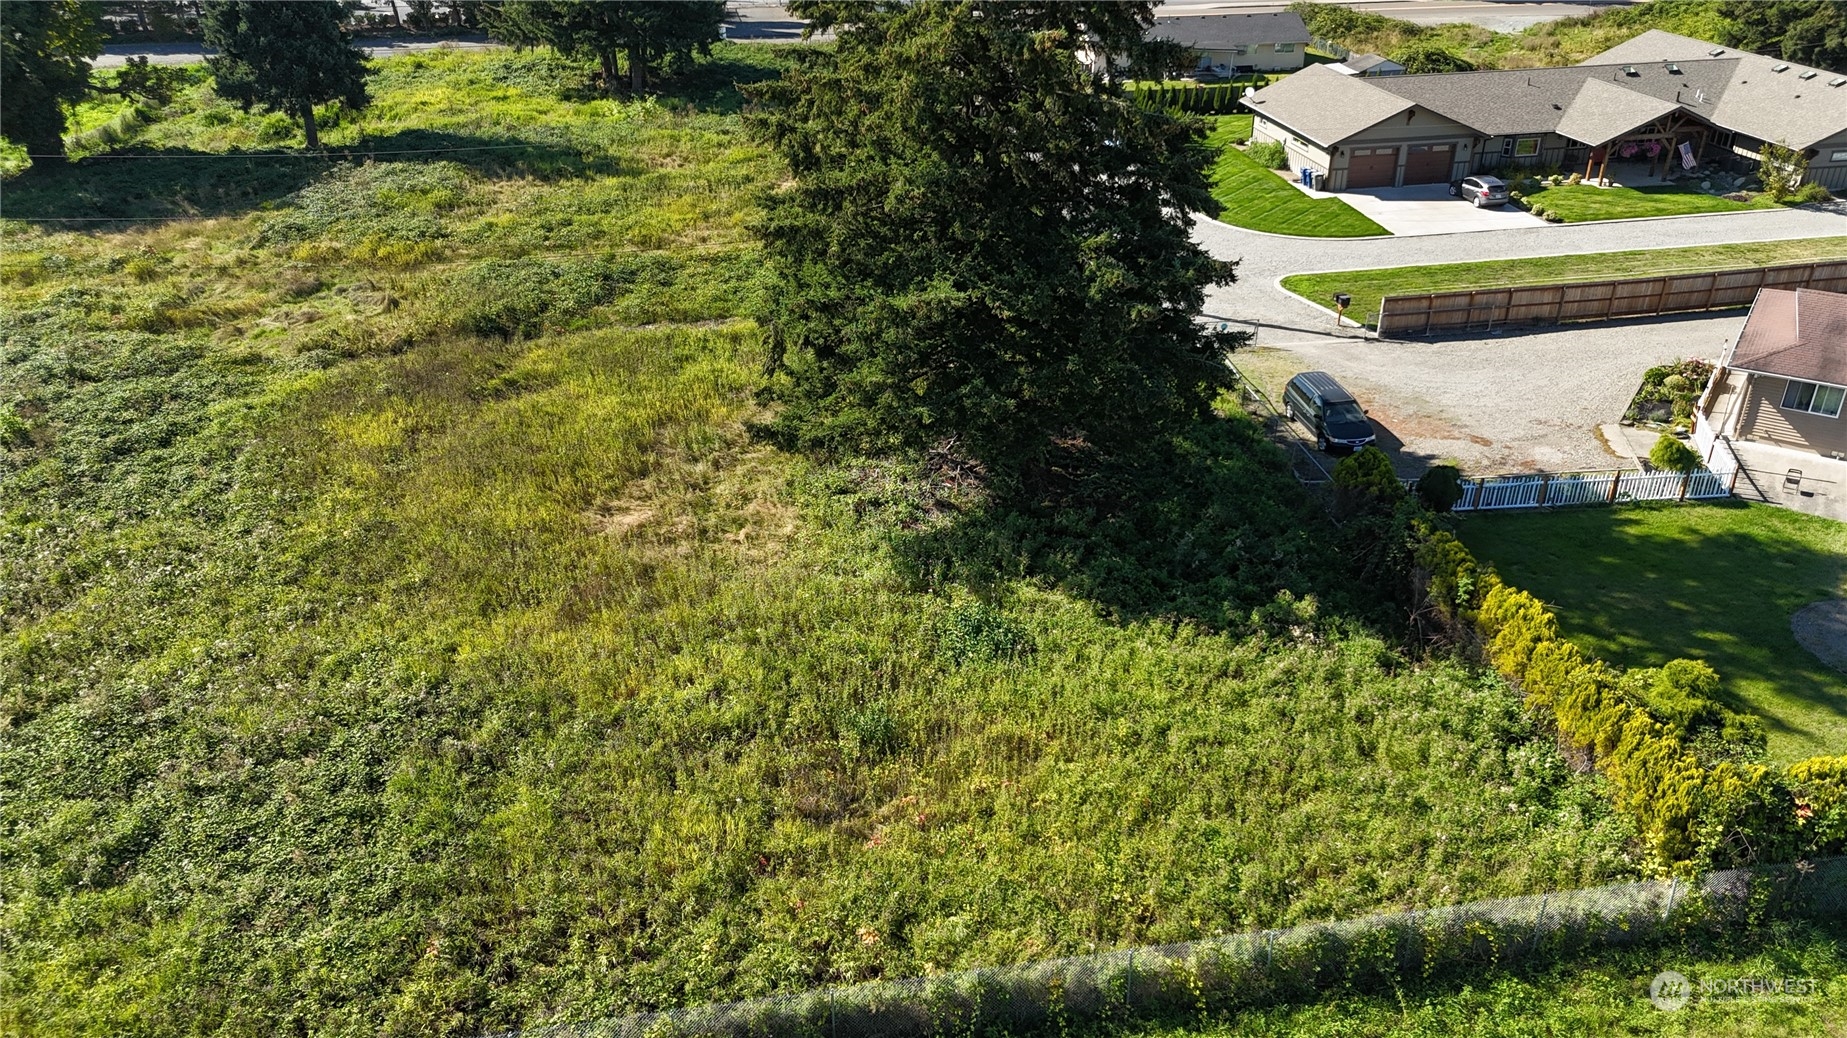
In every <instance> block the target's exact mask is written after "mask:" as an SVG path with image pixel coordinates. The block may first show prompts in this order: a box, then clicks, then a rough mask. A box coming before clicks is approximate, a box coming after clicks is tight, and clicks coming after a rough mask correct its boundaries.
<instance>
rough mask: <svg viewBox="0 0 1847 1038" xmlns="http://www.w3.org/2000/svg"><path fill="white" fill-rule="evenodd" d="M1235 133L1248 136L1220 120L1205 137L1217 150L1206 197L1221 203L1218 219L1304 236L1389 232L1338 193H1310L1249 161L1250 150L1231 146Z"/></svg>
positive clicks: (1244, 127)
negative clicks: (1316, 195)
mask: <svg viewBox="0 0 1847 1038" xmlns="http://www.w3.org/2000/svg"><path fill="white" fill-rule="evenodd" d="M1240 135H1242V136H1243V138H1244V139H1245V140H1248V139H1249V138H1250V129H1249V127H1248V126H1247V125H1243V124H1240V123H1238V122H1235V121H1221V122H1219V123H1216V124H1214V125H1213V127H1212V129H1211V132H1210V133H1209V134H1208V135H1207V137H1206V143H1207V144H1208V145H1209V146H1210V147H1211V148H1212V149H1213V151H1214V154H1215V155H1216V156H1217V158H1216V159H1215V160H1214V161H1213V165H1212V170H1211V180H1212V197H1213V198H1215V199H1217V200H1218V203H1219V205H1221V206H1223V207H1224V209H1223V211H1221V212H1220V213H1219V214H1218V218H1219V219H1220V220H1223V221H1224V222H1226V223H1228V224H1231V225H1233V226H1236V227H1245V228H1248V229H1250V230H1253V231H1268V232H1270V233H1271V234H1296V235H1301V236H1303V237H1306V238H1360V237H1366V236H1368V235H1389V234H1391V232H1390V231H1388V230H1386V229H1385V228H1383V227H1381V226H1379V225H1378V224H1377V223H1374V222H1373V221H1372V220H1371V219H1370V218H1368V217H1367V216H1365V215H1364V214H1362V213H1361V212H1360V211H1359V210H1358V209H1355V208H1353V207H1352V206H1350V205H1348V204H1347V203H1345V202H1343V201H1341V200H1340V199H1338V198H1310V197H1309V196H1308V195H1305V194H1303V193H1302V192H1300V191H1297V190H1296V189H1295V188H1293V187H1291V186H1290V185H1289V184H1287V183H1285V182H1284V181H1283V178H1282V177H1280V176H1278V175H1277V173H1276V171H1274V170H1269V169H1265V168H1264V167H1262V166H1260V165H1258V164H1257V163H1255V162H1253V161H1251V158H1250V156H1248V155H1246V154H1245V153H1244V152H1242V151H1240V150H1239V149H1238V148H1236V147H1234V146H1233V145H1234V144H1235V142H1236V141H1237V139H1238V138H1239V136H1240Z"/></svg>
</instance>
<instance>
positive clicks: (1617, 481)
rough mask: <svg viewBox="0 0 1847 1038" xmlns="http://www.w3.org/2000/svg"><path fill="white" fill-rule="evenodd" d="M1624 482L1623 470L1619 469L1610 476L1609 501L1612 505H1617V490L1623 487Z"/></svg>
mask: <svg viewBox="0 0 1847 1038" xmlns="http://www.w3.org/2000/svg"><path fill="white" fill-rule="evenodd" d="M1622 481H1623V470H1622V469H1617V470H1616V471H1615V472H1613V473H1611V474H1610V500H1609V503H1610V504H1615V503H1616V488H1617V487H1618V486H1621V485H1622Z"/></svg>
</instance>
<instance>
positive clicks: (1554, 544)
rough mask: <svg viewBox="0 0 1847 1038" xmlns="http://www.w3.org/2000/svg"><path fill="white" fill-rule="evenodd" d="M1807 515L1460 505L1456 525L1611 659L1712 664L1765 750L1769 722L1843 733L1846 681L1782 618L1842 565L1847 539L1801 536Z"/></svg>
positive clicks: (1828, 590) (1783, 731) (1808, 739)
mask: <svg viewBox="0 0 1847 1038" xmlns="http://www.w3.org/2000/svg"><path fill="white" fill-rule="evenodd" d="M1808 519H1809V517H1805V516H1796V515H1794V514H1793V513H1784V512H1780V511H1778V510H1775V509H1768V508H1765V507H1763V506H1751V505H1748V504H1745V503H1742V502H1722V503H1717V504H1701V505H1686V506H1675V505H1669V504H1651V505H1631V506H1625V507H1622V508H1615V509H1611V508H1586V509H1578V510H1570V511H1560V512H1555V513H1546V514H1528V515H1521V516H1478V517H1470V518H1468V519H1467V520H1465V522H1464V525H1463V529H1462V536H1463V539H1464V540H1465V541H1466V542H1467V543H1468V544H1469V546H1470V548H1471V549H1472V550H1474V551H1476V552H1477V554H1478V555H1479V557H1480V558H1481V559H1482V560H1483V561H1485V562H1491V563H1493V564H1494V565H1495V567H1496V568H1497V569H1498V570H1499V571H1500V572H1501V574H1502V575H1503V576H1504V577H1506V578H1507V579H1508V581H1509V582H1511V583H1513V584H1515V585H1517V586H1519V587H1522V588H1525V589H1526V590H1528V591H1531V592H1532V593H1534V594H1536V595H1538V596H1539V597H1540V598H1542V599H1544V600H1545V601H1546V602H1547V603H1548V604H1549V605H1552V606H1554V607H1555V609H1556V611H1557V613H1558V617H1559V622H1560V624H1561V626H1562V627H1563V628H1564V632H1565V633H1566V634H1567V635H1569V636H1571V637H1573V638H1574V639H1578V640H1581V641H1583V642H1585V643H1586V644H1588V645H1589V646H1590V647H1592V648H1593V649H1594V650H1595V651H1596V653H1597V654H1598V655H1600V656H1602V657H1604V658H1605V659H1607V660H1609V661H1610V662H1611V663H1615V664H1618V665H1621V666H1625V667H1637V666H1659V665H1661V664H1662V663H1665V662H1666V661H1668V660H1670V659H1673V658H1675V657H1678V656H1685V657H1691V658H1695V659H1702V660H1705V661H1706V662H1707V663H1709V664H1711V665H1712V667H1713V668H1714V669H1715V670H1717V671H1718V672H1719V675H1720V677H1721V678H1722V679H1724V680H1723V685H1722V687H1721V690H1720V694H1719V697H1718V698H1719V699H1720V701H1721V702H1723V703H1724V704H1725V705H1726V706H1727V707H1730V708H1731V709H1733V710H1738V711H1742V712H1747V713H1753V714H1756V715H1757V716H1759V717H1761V718H1763V720H1764V724H1765V726H1766V728H1767V729H1768V731H1769V732H1770V734H1771V738H1772V740H1773V745H1772V753H1773V754H1775V753H1777V749H1776V746H1775V745H1774V742H1775V741H1776V740H1777V738H1778V737H1779V736H1782V737H1786V738H1788V739H1793V740H1796V741H1799V742H1802V743H1804V744H1820V743H1825V742H1827V741H1829V740H1830V739H1831V738H1834V739H1835V740H1836V741H1837V742H1838V736H1839V735H1840V734H1841V733H1847V688H1844V687H1843V682H1842V681H1841V677H1840V675H1839V674H1838V673H1835V672H1833V671H1831V670H1829V668H1828V667H1827V665H1826V664H1824V663H1822V662H1821V661H1820V660H1819V659H1816V658H1815V657H1813V656H1812V655H1810V654H1809V653H1808V652H1807V651H1806V650H1804V649H1803V648H1802V647H1801V646H1800V645H1799V644H1798V643H1797V642H1796V640H1795V636H1794V634H1793V633H1792V632H1791V630H1790V625H1789V622H1790V617H1791V616H1793V615H1794V613H1795V612H1796V610H1798V609H1800V608H1801V607H1803V606H1805V605H1808V604H1809V603H1811V602H1814V601H1816V600H1818V599H1822V598H1827V597H1830V596H1832V595H1836V594H1839V593H1840V591H1841V582H1842V580H1843V577H1844V576H1847V553H1843V552H1836V551H1830V550H1827V548H1826V546H1825V545H1823V544H1821V543H1819V542H1818V541H1817V539H1816V538H1814V537H1812V536H1805V533H1808V532H1810V528H1809V527H1808V525H1807V522H1806V521H1807V520H1808ZM1813 522H1814V524H1815V525H1814V527H1813V530H1820V531H1826V530H1829V529H1830V528H1831V526H1832V524H1828V523H1826V522H1825V521H1822V520H1814V521H1813ZM1798 527H1800V528H1798ZM1831 733H1832V734H1831ZM1836 752H1838V745H1837V746H1836Z"/></svg>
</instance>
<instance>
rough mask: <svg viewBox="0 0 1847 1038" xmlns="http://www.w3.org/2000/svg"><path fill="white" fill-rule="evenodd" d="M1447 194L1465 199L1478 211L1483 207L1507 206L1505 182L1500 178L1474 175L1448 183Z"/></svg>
mask: <svg viewBox="0 0 1847 1038" xmlns="http://www.w3.org/2000/svg"><path fill="white" fill-rule="evenodd" d="M1449 193H1450V194H1452V195H1455V196H1456V197H1458V198H1466V199H1468V200H1469V204H1470V205H1473V206H1474V207H1475V208H1477V209H1480V208H1482V207H1483V206H1490V205H1506V204H1507V181H1505V180H1502V179H1501V178H1500V177H1490V176H1486V175H1484V174H1480V173H1478V174H1476V175H1475V176H1472V177H1463V178H1462V179H1461V180H1452V181H1450V182H1449Z"/></svg>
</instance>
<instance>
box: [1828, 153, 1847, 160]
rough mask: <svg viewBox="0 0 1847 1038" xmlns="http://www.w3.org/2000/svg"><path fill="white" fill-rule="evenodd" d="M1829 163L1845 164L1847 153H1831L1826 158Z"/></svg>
mask: <svg viewBox="0 0 1847 1038" xmlns="http://www.w3.org/2000/svg"><path fill="white" fill-rule="evenodd" d="M1828 161H1829V162H1847V151H1837V152H1833V153H1832V154H1830V155H1829V156H1828Z"/></svg>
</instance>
